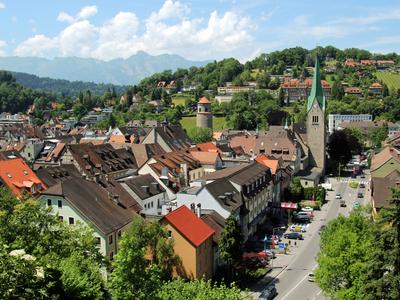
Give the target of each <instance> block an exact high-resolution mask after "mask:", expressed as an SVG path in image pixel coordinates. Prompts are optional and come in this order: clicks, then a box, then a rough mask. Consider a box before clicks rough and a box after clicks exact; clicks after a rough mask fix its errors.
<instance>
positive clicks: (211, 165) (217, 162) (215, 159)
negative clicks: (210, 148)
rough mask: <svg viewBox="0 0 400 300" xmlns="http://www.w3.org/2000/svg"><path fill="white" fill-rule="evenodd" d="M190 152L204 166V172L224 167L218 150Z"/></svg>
mask: <svg viewBox="0 0 400 300" xmlns="http://www.w3.org/2000/svg"><path fill="white" fill-rule="evenodd" d="M190 154H191V155H192V156H193V158H194V159H196V160H198V161H199V162H200V164H201V165H202V166H203V170H204V174H208V173H211V172H215V171H217V170H220V169H222V167H223V162H222V158H221V156H220V155H219V153H218V152H205V151H193V149H191V151H190Z"/></svg>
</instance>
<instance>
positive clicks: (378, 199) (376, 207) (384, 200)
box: [371, 169, 400, 217]
mask: <svg viewBox="0 0 400 300" xmlns="http://www.w3.org/2000/svg"><path fill="white" fill-rule="evenodd" d="M398 187H400V171H399V169H394V170H393V171H391V172H390V173H388V174H387V175H386V176H385V177H372V180H371V202H372V203H371V204H372V215H373V216H374V217H375V216H376V215H377V213H379V211H380V210H381V209H382V208H390V207H393V205H392V204H391V203H390V200H391V199H392V189H393V188H398Z"/></svg>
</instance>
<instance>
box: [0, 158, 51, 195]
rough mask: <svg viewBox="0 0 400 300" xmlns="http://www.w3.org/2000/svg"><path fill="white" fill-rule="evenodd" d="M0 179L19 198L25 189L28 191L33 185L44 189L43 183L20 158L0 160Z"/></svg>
mask: <svg viewBox="0 0 400 300" xmlns="http://www.w3.org/2000/svg"><path fill="white" fill-rule="evenodd" d="M0 179H1V180H2V181H3V182H4V184H5V185H6V186H7V187H8V188H9V189H10V190H11V192H12V193H13V194H14V195H15V196H17V197H19V196H21V194H22V192H23V191H24V189H25V188H28V189H30V188H31V187H32V186H33V185H34V184H36V185H40V187H41V189H45V188H46V187H45V185H44V184H43V182H42V181H41V180H40V179H39V178H38V177H37V176H36V174H35V173H34V172H33V171H32V170H31V168H30V167H29V166H28V165H27V164H26V163H25V161H24V160H23V159H21V158H15V159H7V160H0Z"/></svg>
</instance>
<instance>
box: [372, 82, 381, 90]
mask: <svg viewBox="0 0 400 300" xmlns="http://www.w3.org/2000/svg"><path fill="white" fill-rule="evenodd" d="M369 88H370V89H371V88H373V89H381V88H382V85H381V84H380V83H379V82H374V83H373V84H371V86H370V87H369Z"/></svg>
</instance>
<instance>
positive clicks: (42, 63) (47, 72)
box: [0, 51, 209, 85]
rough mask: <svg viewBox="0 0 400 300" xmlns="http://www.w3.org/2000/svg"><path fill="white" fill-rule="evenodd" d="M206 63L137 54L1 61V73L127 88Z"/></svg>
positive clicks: (168, 55) (165, 56) (8, 58)
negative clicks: (159, 74) (165, 72)
mask: <svg viewBox="0 0 400 300" xmlns="http://www.w3.org/2000/svg"><path fill="white" fill-rule="evenodd" d="M208 62H209V61H190V60H187V59H185V58H183V57H181V56H179V55H170V54H162V55H157V56H152V55H149V54H147V53H145V52H142V51H140V52H138V53H137V54H135V55H132V56H131V57H129V58H127V59H122V58H118V59H113V60H110V61H102V60H96V59H92V58H78V57H56V58H54V59H46V58H39V57H16V56H11V57H0V69H3V70H8V71H14V72H24V73H29V74H34V75H37V76H41V77H50V78H54V79H66V80H70V81H87V82H95V83H112V84H116V85H130V84H135V83H138V82H139V81H140V80H141V79H143V78H144V77H146V76H149V75H152V74H154V73H156V72H160V71H163V70H176V69H177V68H189V67H191V66H197V67H199V66H203V65H206V64H207V63H208Z"/></svg>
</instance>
